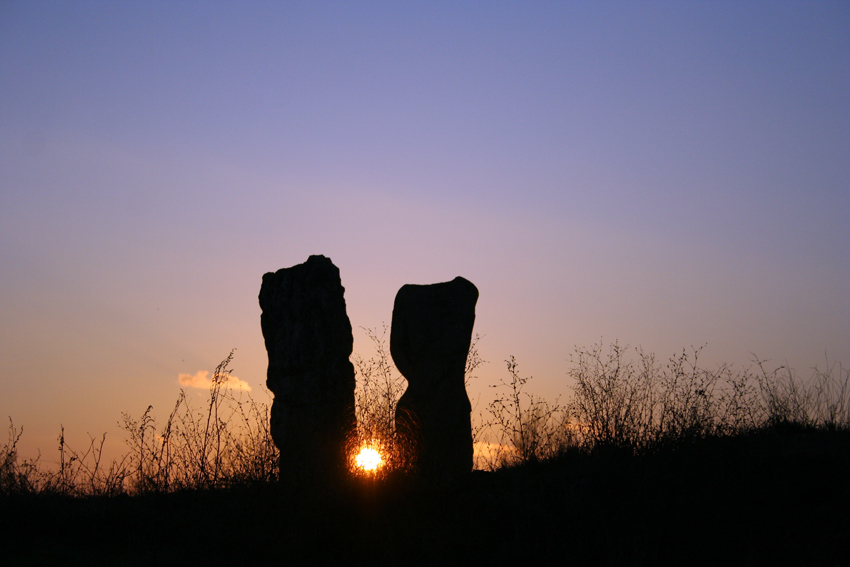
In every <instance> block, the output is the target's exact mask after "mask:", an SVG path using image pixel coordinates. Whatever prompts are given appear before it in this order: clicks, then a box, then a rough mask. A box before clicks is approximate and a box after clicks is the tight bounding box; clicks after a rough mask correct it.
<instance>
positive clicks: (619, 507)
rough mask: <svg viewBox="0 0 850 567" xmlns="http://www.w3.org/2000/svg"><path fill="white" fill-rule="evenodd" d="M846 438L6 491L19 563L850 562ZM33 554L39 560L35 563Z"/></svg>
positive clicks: (819, 433) (785, 438) (705, 443)
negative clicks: (341, 479) (68, 493)
mask: <svg viewBox="0 0 850 567" xmlns="http://www.w3.org/2000/svg"><path fill="white" fill-rule="evenodd" d="M848 447H850V435H848V433H847V432H846V431H839V430H827V429H818V428H806V427H788V426H783V427H773V428H769V429H768V428H766V429H763V430H760V431H756V432H751V433H749V434H745V435H740V436H735V437H726V438H706V439H702V440H699V441H697V442H695V443H693V444H690V445H689V446H688V447H686V448H679V449H676V450H662V451H658V452H654V453H652V454H645V455H635V454H633V453H630V452H627V451H623V450H618V449H612V448H609V449H606V450H595V451H592V452H589V453H586V452H581V451H574V452H568V453H564V454H562V455H560V456H559V457H557V458H554V459H551V460H549V461H545V462H536V463H525V464H522V465H518V466H515V467H506V468H503V469H500V470H498V471H496V472H478V473H473V475H471V477H470V478H469V479H468V480H467V481H465V482H461V483H459V484H457V485H455V486H448V487H447V486H439V487H437V486H431V485H428V484H426V483H424V482H423V481H420V480H417V479H415V478H412V477H405V476H393V475H389V476H387V477H385V478H384V479H381V480H367V479H363V478H351V479H350V480H349V481H348V482H347V483H346V484H344V485H342V486H336V487H330V488H327V487H323V488H322V489H317V490H305V489H302V490H300V491H291V490H288V489H287V487H284V486H280V485H279V484H276V483H270V484H258V485H254V486H242V487H238V488H229V489H217V490H191V491H178V492H172V493H167V494H146V495H141V496H137V497H91V498H84V499H79V498H68V497H63V496H60V495H52V496H50V495H33V494H27V495H17V496H14V497H7V498H6V499H5V501H4V511H3V514H2V515H0V516H2V520H0V533H2V534H3V535H2V538H3V540H4V542H3V543H4V547H3V549H4V556H5V558H7V559H8V560H9V561H10V563H9V564H37V562H29V561H30V560H35V559H39V560H42V561H43V563H42V564H55V563H56V562H57V561H58V560H61V562H62V563H63V564H97V563H98V560H103V563H102V564H128V565H132V564H150V563H151V562H156V563H157V564H176V563H185V562H186V561H190V562H191V563H193V564H194V563H197V562H199V561H208V562H210V563H211V564H216V565H218V564H222V565H223V564H231V563H233V562H234V561H238V562H244V561H246V560H252V561H253V560H263V559H272V558H278V559H281V558H286V559H289V560H290V561H293V562H295V563H296V564H300V563H305V562H309V563H313V562H318V561H320V560H334V561H336V560H342V561H346V562H351V563H354V564H371V565H376V564H377V565H383V564H387V565H388V564H398V563H399V562H401V563H404V564H412V565H428V564H433V563H440V564H444V563H448V564H461V563H476V564H477V563H485V562H486V563H487V564H495V565H502V564H516V563H517V562H522V563H524V562H526V561H534V562H537V563H542V564H559V565H561V564H563V565H642V564H646V565H659V564H666V565H682V564H688V565H717V564H733V565H763V564H781V565H804V564H805V565H846V564H847V555H846V545H845V541H846V533H847V528H848V527H850V518H848V511H850V490H848V484H847V479H848V478H850V451H848ZM28 562H29V563H28Z"/></svg>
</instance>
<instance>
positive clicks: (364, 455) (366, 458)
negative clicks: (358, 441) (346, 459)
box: [354, 447, 384, 472]
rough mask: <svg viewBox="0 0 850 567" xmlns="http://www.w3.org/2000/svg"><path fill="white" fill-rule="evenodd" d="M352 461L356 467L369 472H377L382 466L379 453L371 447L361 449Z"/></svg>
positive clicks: (382, 460) (382, 461)
mask: <svg viewBox="0 0 850 567" xmlns="http://www.w3.org/2000/svg"><path fill="white" fill-rule="evenodd" d="M354 461H355V463H357V466H358V467H360V468H361V469H363V470H364V471H370V472H372V471H376V470H378V469H379V468H380V467H381V465H383V464H384V459H383V458H381V453H379V452H378V451H376V450H375V449H372V448H371V447H363V448H362V449H361V450H360V453H359V454H358V455H357V457H356V458H355V459H354Z"/></svg>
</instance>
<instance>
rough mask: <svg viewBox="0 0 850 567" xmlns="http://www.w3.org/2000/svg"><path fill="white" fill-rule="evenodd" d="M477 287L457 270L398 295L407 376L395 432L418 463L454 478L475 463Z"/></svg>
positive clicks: (399, 345) (393, 344)
mask: <svg viewBox="0 0 850 567" xmlns="http://www.w3.org/2000/svg"><path fill="white" fill-rule="evenodd" d="M477 301H478V289H477V288H476V287H475V286H474V285H473V284H472V283H471V282H470V281H468V280H466V279H464V278H461V277H457V278H455V279H453V280H452V281H450V282H445V283H437V284H432V285H405V286H403V287H402V288H401V289H400V290H399V292H398V294H397V295H396V298H395V305H394V306H393V320H392V330H391V332H390V353H391V354H392V357H393V360H394V361H395V365H396V368H398V370H399V371H400V372H401V373H402V375H404V377H405V378H406V379H407V382H408V386H407V390H406V391H405V392H404V394H403V395H402V397H401V399H400V400H399V402H398V406H397V408H396V431H397V433H398V434H399V436H400V438H401V445H402V451H403V452H404V453H406V455H407V459H406V460H407V462H408V464H409V466H411V467H412V468H413V469H415V470H417V471H419V472H420V473H422V474H424V475H425V476H429V477H432V478H437V479H448V478H452V477H457V476H459V475H462V474H465V473H468V472H470V471H471V470H472V425H471V421H470V414H471V412H472V407H471V405H470V403H469V396H468V395H467V393H466V385H465V384H464V373H465V370H466V358H467V355H468V353H469V346H470V343H471V341H472V326H473V324H474V323H475V304H476V302H477Z"/></svg>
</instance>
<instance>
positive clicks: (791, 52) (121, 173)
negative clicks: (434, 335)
mask: <svg viewBox="0 0 850 567" xmlns="http://www.w3.org/2000/svg"><path fill="white" fill-rule="evenodd" d="M848 29H850V3H847V2H784V1H783V2H775V1H769V2H750V1H740V2H687V1H686V2H498V1H495V2H462V1H461V2H457V1H452V2H437V1H435V2H269V3H265V2H189V1H182V2H159V1H154V2H133V1H128V2H92V1H85V0H82V1H78V2H40V1H37V0H34V1H27V2H23V1H8V0H7V1H2V2H0V361H2V373H0V417H2V418H4V419H6V418H11V419H12V420H13V421H14V423H15V425H16V427H20V426H23V427H24V436H23V438H22V440H21V448H22V451H23V453H25V454H26V453H27V452H29V454H32V453H33V452H34V451H35V450H36V448H38V449H40V450H41V451H42V453H43V459H44V460H45V461H46V462H49V461H50V460H51V459H53V460H55V455H54V453H55V448H56V445H57V441H56V438H57V437H58V434H59V428H60V426H64V427H65V432H66V437H67V439H68V442H69V443H71V444H72V446H74V445H75V446H76V447H78V448H79V447H81V446H82V445H87V444H88V435H92V436H95V437H99V436H100V435H101V434H103V433H107V434H108V444H109V446H110V447H112V448H113V449H112V450H114V451H119V450H120V449H121V441H120V439H121V432H120V430H119V429H118V427H117V423H118V422H119V421H120V420H121V414H122V412H125V413H128V414H131V415H134V416H140V415H141V414H142V412H144V410H145V408H147V407H148V405H152V406H153V412H154V414H155V415H157V416H158V417H159V418H160V419H164V418H165V417H166V416H167V413H168V411H169V410H170V409H171V407H172V406H173V404H174V401H175V400H176V398H177V394H178V393H179V390H180V388H181V387H183V388H187V389H188V390H189V391H190V392H192V393H193V395H199V396H200V395H202V394H203V385H204V384H205V383H206V380H208V376H209V375H210V373H211V372H212V370H213V369H214V368H215V366H216V365H217V364H218V363H219V362H220V361H221V360H222V359H224V358H225V357H226V356H227V355H228V353H229V352H230V351H231V350H232V349H234V348H235V349H236V351H235V353H234V359H233V364H232V368H233V375H234V377H236V378H238V382H234V384H237V385H238V387H240V388H242V389H245V387H250V388H251V392H252V395H255V396H256V397H257V398H259V399H264V398H265V395H266V394H265V392H264V387H263V384H264V381H265V372H266V366H267V362H268V359H267V357H266V352H265V348H264V345H263V337H262V333H261V330H260V308H259V304H258V301H257V296H258V293H259V289H260V284H261V279H262V275H263V274H264V273H265V272H269V271H276V270H278V269H280V268H284V267H289V266H293V265H295V264H299V263H302V262H304V261H306V259H307V258H308V256H309V255H311V254H323V255H325V256H328V257H329V258H331V260H332V261H333V262H334V263H335V264H336V265H337V266H338V267H339V269H340V273H341V277H342V283H343V286H344V287H345V300H346V304H347V310H348V315H349V318H350V320H351V323H352V327H353V328H354V337H355V345H354V348H355V353H358V354H361V355H362V356H366V357H368V356H369V355H370V353H371V350H370V342H369V340H368V338H367V336H366V334H365V332H364V331H363V330H362V329H363V328H372V329H381V328H382V326H383V325H384V324H387V325H389V323H390V322H391V319H392V305H393V300H394V298H395V294H396V292H397V291H398V289H399V288H400V287H401V286H402V285H404V284H406V283H416V284H425V283H435V282H441V281H448V280H451V279H453V278H454V277H455V276H463V277H466V278H467V279H469V280H470V281H472V282H473V283H474V284H476V286H477V287H478V289H479V292H480V297H479V300H478V305H477V310H476V325H475V332H476V333H478V334H479V335H480V336H481V339H480V341H479V343H478V349H479V353H480V354H481V356H482V358H483V359H484V360H486V361H487V363H486V364H484V365H483V366H481V367H480V368H479V370H478V372H477V376H478V377H477V379H476V380H474V381H473V383H472V384H471V386H470V395H471V397H472V398H473V399H474V400H478V403H479V405H478V406H477V407H478V409H479V410H480V409H483V408H484V407H486V403H487V396H492V392H493V390H491V389H489V388H488V386H489V385H491V384H496V383H498V382H499V381H501V380H505V379H507V378H508V375H507V372H506V370H505V364H504V360H505V359H507V358H508V357H509V356H511V355H513V356H515V357H516V359H517V361H518V362H519V371H520V373H521V374H522V375H525V376H532V377H533V379H532V381H530V382H529V384H528V386H527V387H528V388H529V389H530V390H531V391H533V393H535V394H538V395H541V396H543V397H547V398H550V399H551V398H554V397H556V396H558V395H566V394H567V393H568V392H569V386H570V381H569V378H568V371H569V368H570V356H571V354H573V353H574V352H575V349H576V348H577V347H578V348H586V347H589V346H592V345H593V344H597V343H600V342H601V343H602V344H610V343H612V342H614V341H617V342H619V344H621V345H631V346H633V347H638V346H640V347H642V348H643V349H644V350H645V351H647V352H654V353H655V354H656V356H657V357H658V358H659V359H660V360H662V361H663V360H665V359H667V358H668V357H670V356H673V355H675V354H677V353H680V352H681V351H682V350H683V349H687V350H690V349H691V347H692V346H693V347H700V346H704V348H703V350H702V352H701V361H702V362H703V363H704V364H705V365H706V366H707V367H711V366H713V365H718V364H721V363H729V364H732V365H734V367H735V368H738V369H744V368H747V367H748V366H750V365H751V363H752V359H753V356H757V357H759V358H760V359H768V360H769V361H770V363H769V364H770V365H773V366H779V365H782V364H788V365H790V366H791V367H793V368H795V369H796V370H797V372H798V373H799V374H800V375H803V376H807V375H808V374H809V372H810V370H809V369H811V368H812V367H814V366H815V365H819V366H820V367H823V366H824V364H825V361H826V360H827V358H828V360H829V361H842V362H843V363H844V365H845V367H846V366H848V365H850V292H848V289H850V287H848V282H850V265H848V258H850V224H848V211H850V34H848V33H847V30H848ZM387 338H388V335H387ZM205 372H206V373H207V374H204V373H205ZM193 386H201V388H200V389H198V388H194V387H193Z"/></svg>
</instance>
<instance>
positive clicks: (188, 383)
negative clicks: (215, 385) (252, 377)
mask: <svg viewBox="0 0 850 567" xmlns="http://www.w3.org/2000/svg"><path fill="white" fill-rule="evenodd" d="M209 376H210V373H209V371H207V370H198V371H197V372H195V373H194V374H180V375H178V376H177V381H178V382H180V385H181V386H183V387H184V388H198V389H201V390H208V389H209V387H210V386H211V385H212V380H211V379H210V377H209ZM226 385H227V386H229V387H231V388H233V389H234V390H245V391H246V392H250V391H251V386H250V384H248V382H245V381H244V380H240V379H239V378H237V377H236V376H234V375H232V374H231V375H229V376H228V377H227V382H226Z"/></svg>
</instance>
